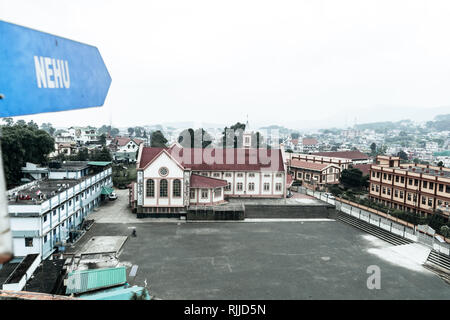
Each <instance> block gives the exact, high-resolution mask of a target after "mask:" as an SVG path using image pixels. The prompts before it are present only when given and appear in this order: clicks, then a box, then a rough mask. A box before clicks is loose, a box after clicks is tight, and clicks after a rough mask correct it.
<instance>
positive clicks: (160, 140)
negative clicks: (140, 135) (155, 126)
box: [150, 130, 168, 148]
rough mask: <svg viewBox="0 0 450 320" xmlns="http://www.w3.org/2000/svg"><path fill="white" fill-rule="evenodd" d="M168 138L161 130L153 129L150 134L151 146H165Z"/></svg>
mask: <svg viewBox="0 0 450 320" xmlns="http://www.w3.org/2000/svg"><path fill="white" fill-rule="evenodd" d="M167 142H168V141H167V139H166V138H165V137H164V135H163V133H162V132H161V131H160V130H156V131H153V132H152V134H151V136H150V146H151V147H153V148H165V147H166V144H167Z"/></svg>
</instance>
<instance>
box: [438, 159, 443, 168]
mask: <svg viewBox="0 0 450 320" xmlns="http://www.w3.org/2000/svg"><path fill="white" fill-rule="evenodd" d="M437 166H438V167H441V168H443V167H444V162H442V160H441V161H439V162H438V164H437Z"/></svg>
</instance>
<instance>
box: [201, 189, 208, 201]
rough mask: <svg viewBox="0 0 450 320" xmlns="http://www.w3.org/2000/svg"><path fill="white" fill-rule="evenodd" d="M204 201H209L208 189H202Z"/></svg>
mask: <svg viewBox="0 0 450 320" xmlns="http://www.w3.org/2000/svg"><path fill="white" fill-rule="evenodd" d="M202 199H208V189H202Z"/></svg>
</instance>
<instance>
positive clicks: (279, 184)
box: [275, 183, 281, 191]
mask: <svg viewBox="0 0 450 320" xmlns="http://www.w3.org/2000/svg"><path fill="white" fill-rule="evenodd" d="M275 190H276V191H281V183H277V184H275Z"/></svg>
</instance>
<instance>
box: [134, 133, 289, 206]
mask: <svg viewBox="0 0 450 320" xmlns="http://www.w3.org/2000/svg"><path fill="white" fill-rule="evenodd" d="M248 142H250V141H248ZM136 164H137V182H136V183H133V185H132V189H131V194H130V205H131V207H132V208H133V209H135V211H136V212H137V213H149V214H153V213H179V212H183V211H184V210H185V209H187V208H188V207H189V206H198V205H209V206H211V205H218V204H221V203H223V202H225V201H226V199H227V198H239V197H244V198H284V197H286V191H287V188H288V185H289V183H291V182H292V181H291V179H290V177H288V176H287V175H286V166H285V158H284V153H283V151H282V150H281V149H263V150H262V149H252V148H238V149H234V148H229V149H214V148H205V149H190V148H189V149H187V148H182V147H180V146H178V145H173V146H172V147H170V148H150V147H144V146H143V145H142V144H141V146H140V151H139V156H138V160H137V163H136Z"/></svg>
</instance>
